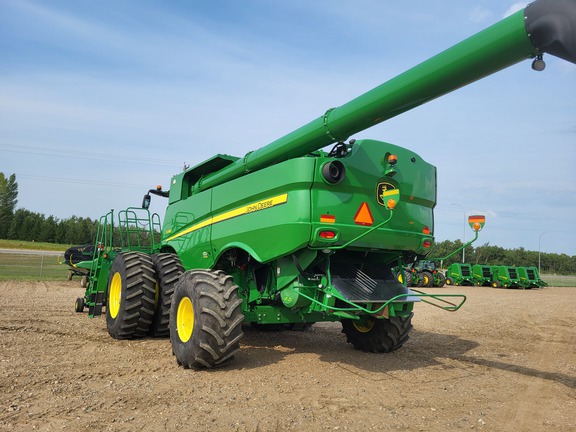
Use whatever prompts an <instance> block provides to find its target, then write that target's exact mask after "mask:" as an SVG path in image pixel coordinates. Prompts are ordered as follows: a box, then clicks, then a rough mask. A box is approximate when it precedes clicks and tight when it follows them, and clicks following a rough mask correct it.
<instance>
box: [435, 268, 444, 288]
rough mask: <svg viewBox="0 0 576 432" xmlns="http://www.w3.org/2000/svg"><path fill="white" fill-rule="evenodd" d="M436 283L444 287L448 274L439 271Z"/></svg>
mask: <svg viewBox="0 0 576 432" xmlns="http://www.w3.org/2000/svg"><path fill="white" fill-rule="evenodd" d="M436 280H437V282H436V285H435V286H437V287H438V288H442V287H443V286H444V284H445V283H446V276H444V275H443V274H442V273H440V272H438V273H437V274H436Z"/></svg>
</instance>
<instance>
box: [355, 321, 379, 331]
mask: <svg viewBox="0 0 576 432" xmlns="http://www.w3.org/2000/svg"><path fill="white" fill-rule="evenodd" d="M352 324H354V327H355V328H356V330H358V331H359V332H360V333H368V332H369V331H370V330H372V328H373V327H374V320H373V319H371V320H365V321H364V322H362V323H357V322H353V323H352Z"/></svg>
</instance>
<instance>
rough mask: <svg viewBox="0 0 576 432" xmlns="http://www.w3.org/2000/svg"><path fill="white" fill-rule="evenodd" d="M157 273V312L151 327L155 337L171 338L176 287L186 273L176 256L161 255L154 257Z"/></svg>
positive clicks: (151, 333) (152, 334)
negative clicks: (172, 310) (171, 310)
mask: <svg viewBox="0 0 576 432" xmlns="http://www.w3.org/2000/svg"><path fill="white" fill-rule="evenodd" d="M152 261H153V262H154V270H155V271H156V281H157V282H156V310H155V312H154V319H153V320H152V325H151V326H150V335H151V336H153V337H168V336H170V308H171V306H172V295H173V294H174V287H175V286H176V283H177V282H178V280H179V279H180V275H181V274H182V273H184V268H183V267H182V264H181V263H180V259H179V258H178V256H177V255H175V254H169V253H161V254H157V255H153V256H152Z"/></svg>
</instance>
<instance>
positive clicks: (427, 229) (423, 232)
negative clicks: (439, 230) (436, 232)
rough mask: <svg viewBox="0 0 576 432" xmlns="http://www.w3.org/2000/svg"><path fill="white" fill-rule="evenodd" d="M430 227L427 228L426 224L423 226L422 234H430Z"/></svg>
mask: <svg viewBox="0 0 576 432" xmlns="http://www.w3.org/2000/svg"><path fill="white" fill-rule="evenodd" d="M430 233H431V231H430V228H428V227H427V226H425V227H424V228H422V234H430Z"/></svg>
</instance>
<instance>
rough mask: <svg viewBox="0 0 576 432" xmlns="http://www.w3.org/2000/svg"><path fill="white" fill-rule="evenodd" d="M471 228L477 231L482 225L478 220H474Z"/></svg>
mask: <svg viewBox="0 0 576 432" xmlns="http://www.w3.org/2000/svg"><path fill="white" fill-rule="evenodd" d="M472 228H473V229H474V231H479V230H480V228H482V225H480V223H479V222H474V225H473V226H472Z"/></svg>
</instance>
